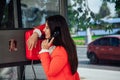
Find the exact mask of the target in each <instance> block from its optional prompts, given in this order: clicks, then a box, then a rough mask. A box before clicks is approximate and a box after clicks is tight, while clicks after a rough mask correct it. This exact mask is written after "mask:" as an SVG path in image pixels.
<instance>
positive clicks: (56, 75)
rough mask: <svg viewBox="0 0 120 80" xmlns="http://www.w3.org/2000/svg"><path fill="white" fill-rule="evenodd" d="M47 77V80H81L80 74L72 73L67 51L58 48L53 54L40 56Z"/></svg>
mask: <svg viewBox="0 0 120 80" xmlns="http://www.w3.org/2000/svg"><path fill="white" fill-rule="evenodd" d="M38 57H39V59H40V60H41V64H42V66H43V69H44V71H45V74H46V76H47V80H80V77H79V74H78V72H76V73H75V74H74V75H72V73H71V69H70V65H69V62H68V55H67V52H66V50H65V49H64V48H63V47H61V46H57V47H56V48H55V49H54V50H53V52H52V53H51V54H49V52H44V53H41V54H39V55H38Z"/></svg>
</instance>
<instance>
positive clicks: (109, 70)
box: [25, 46, 120, 80]
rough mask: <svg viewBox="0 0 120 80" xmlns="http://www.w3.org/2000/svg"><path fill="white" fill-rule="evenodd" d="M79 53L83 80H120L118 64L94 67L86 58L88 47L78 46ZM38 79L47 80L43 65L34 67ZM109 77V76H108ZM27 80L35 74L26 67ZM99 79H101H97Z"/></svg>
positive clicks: (79, 69) (103, 64)
mask: <svg viewBox="0 0 120 80" xmlns="http://www.w3.org/2000/svg"><path fill="white" fill-rule="evenodd" d="M77 53H78V61H79V65H78V66H79V68H78V71H79V73H80V75H81V80H101V78H100V77H102V80H120V79H119V77H118V76H119V75H120V66H118V65H116V64H108V63H107V64H106V63H104V62H103V63H100V64H97V65H92V64H90V63H89V59H87V57H86V47H85V46H82V47H81V46H77ZM34 69H35V73H36V77H37V79H39V80H46V77H45V74H44V71H43V68H42V66H41V64H36V65H34ZM104 73H105V74H106V75H107V74H108V75H110V77H107V78H106V75H101V74H104ZM96 74H100V75H99V76H94V75H96ZM108 75H107V76H108ZM111 75H112V76H111ZM25 77H26V79H25V80H32V79H34V74H33V70H32V67H31V66H26V67H25ZM97 78H99V79H97Z"/></svg>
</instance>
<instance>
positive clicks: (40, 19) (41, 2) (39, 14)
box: [21, 0, 60, 28]
mask: <svg viewBox="0 0 120 80" xmlns="http://www.w3.org/2000/svg"><path fill="white" fill-rule="evenodd" d="M59 7H60V5H59V0H21V13H22V28H32V27H35V26H37V25H40V24H42V23H44V22H45V17H47V16H49V15H54V14H59V13H60V12H59Z"/></svg>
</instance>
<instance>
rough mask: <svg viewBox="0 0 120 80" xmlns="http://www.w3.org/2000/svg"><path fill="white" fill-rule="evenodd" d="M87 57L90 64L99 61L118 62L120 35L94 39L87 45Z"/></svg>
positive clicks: (119, 58)
mask: <svg viewBox="0 0 120 80" xmlns="http://www.w3.org/2000/svg"><path fill="white" fill-rule="evenodd" d="M87 57H88V58H89V60H90V63H92V64H96V63H98V62H99V60H117V61H120V35H109V36H104V37H101V38H99V39H96V40H94V41H92V42H91V43H89V44H88V48H87Z"/></svg>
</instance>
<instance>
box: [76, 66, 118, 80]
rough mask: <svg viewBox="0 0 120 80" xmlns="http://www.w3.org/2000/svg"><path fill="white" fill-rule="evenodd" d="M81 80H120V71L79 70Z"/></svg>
mask: <svg viewBox="0 0 120 80" xmlns="http://www.w3.org/2000/svg"><path fill="white" fill-rule="evenodd" d="M78 72H79V74H80V77H81V80H120V71H112V70H100V69H90V68H78Z"/></svg>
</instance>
